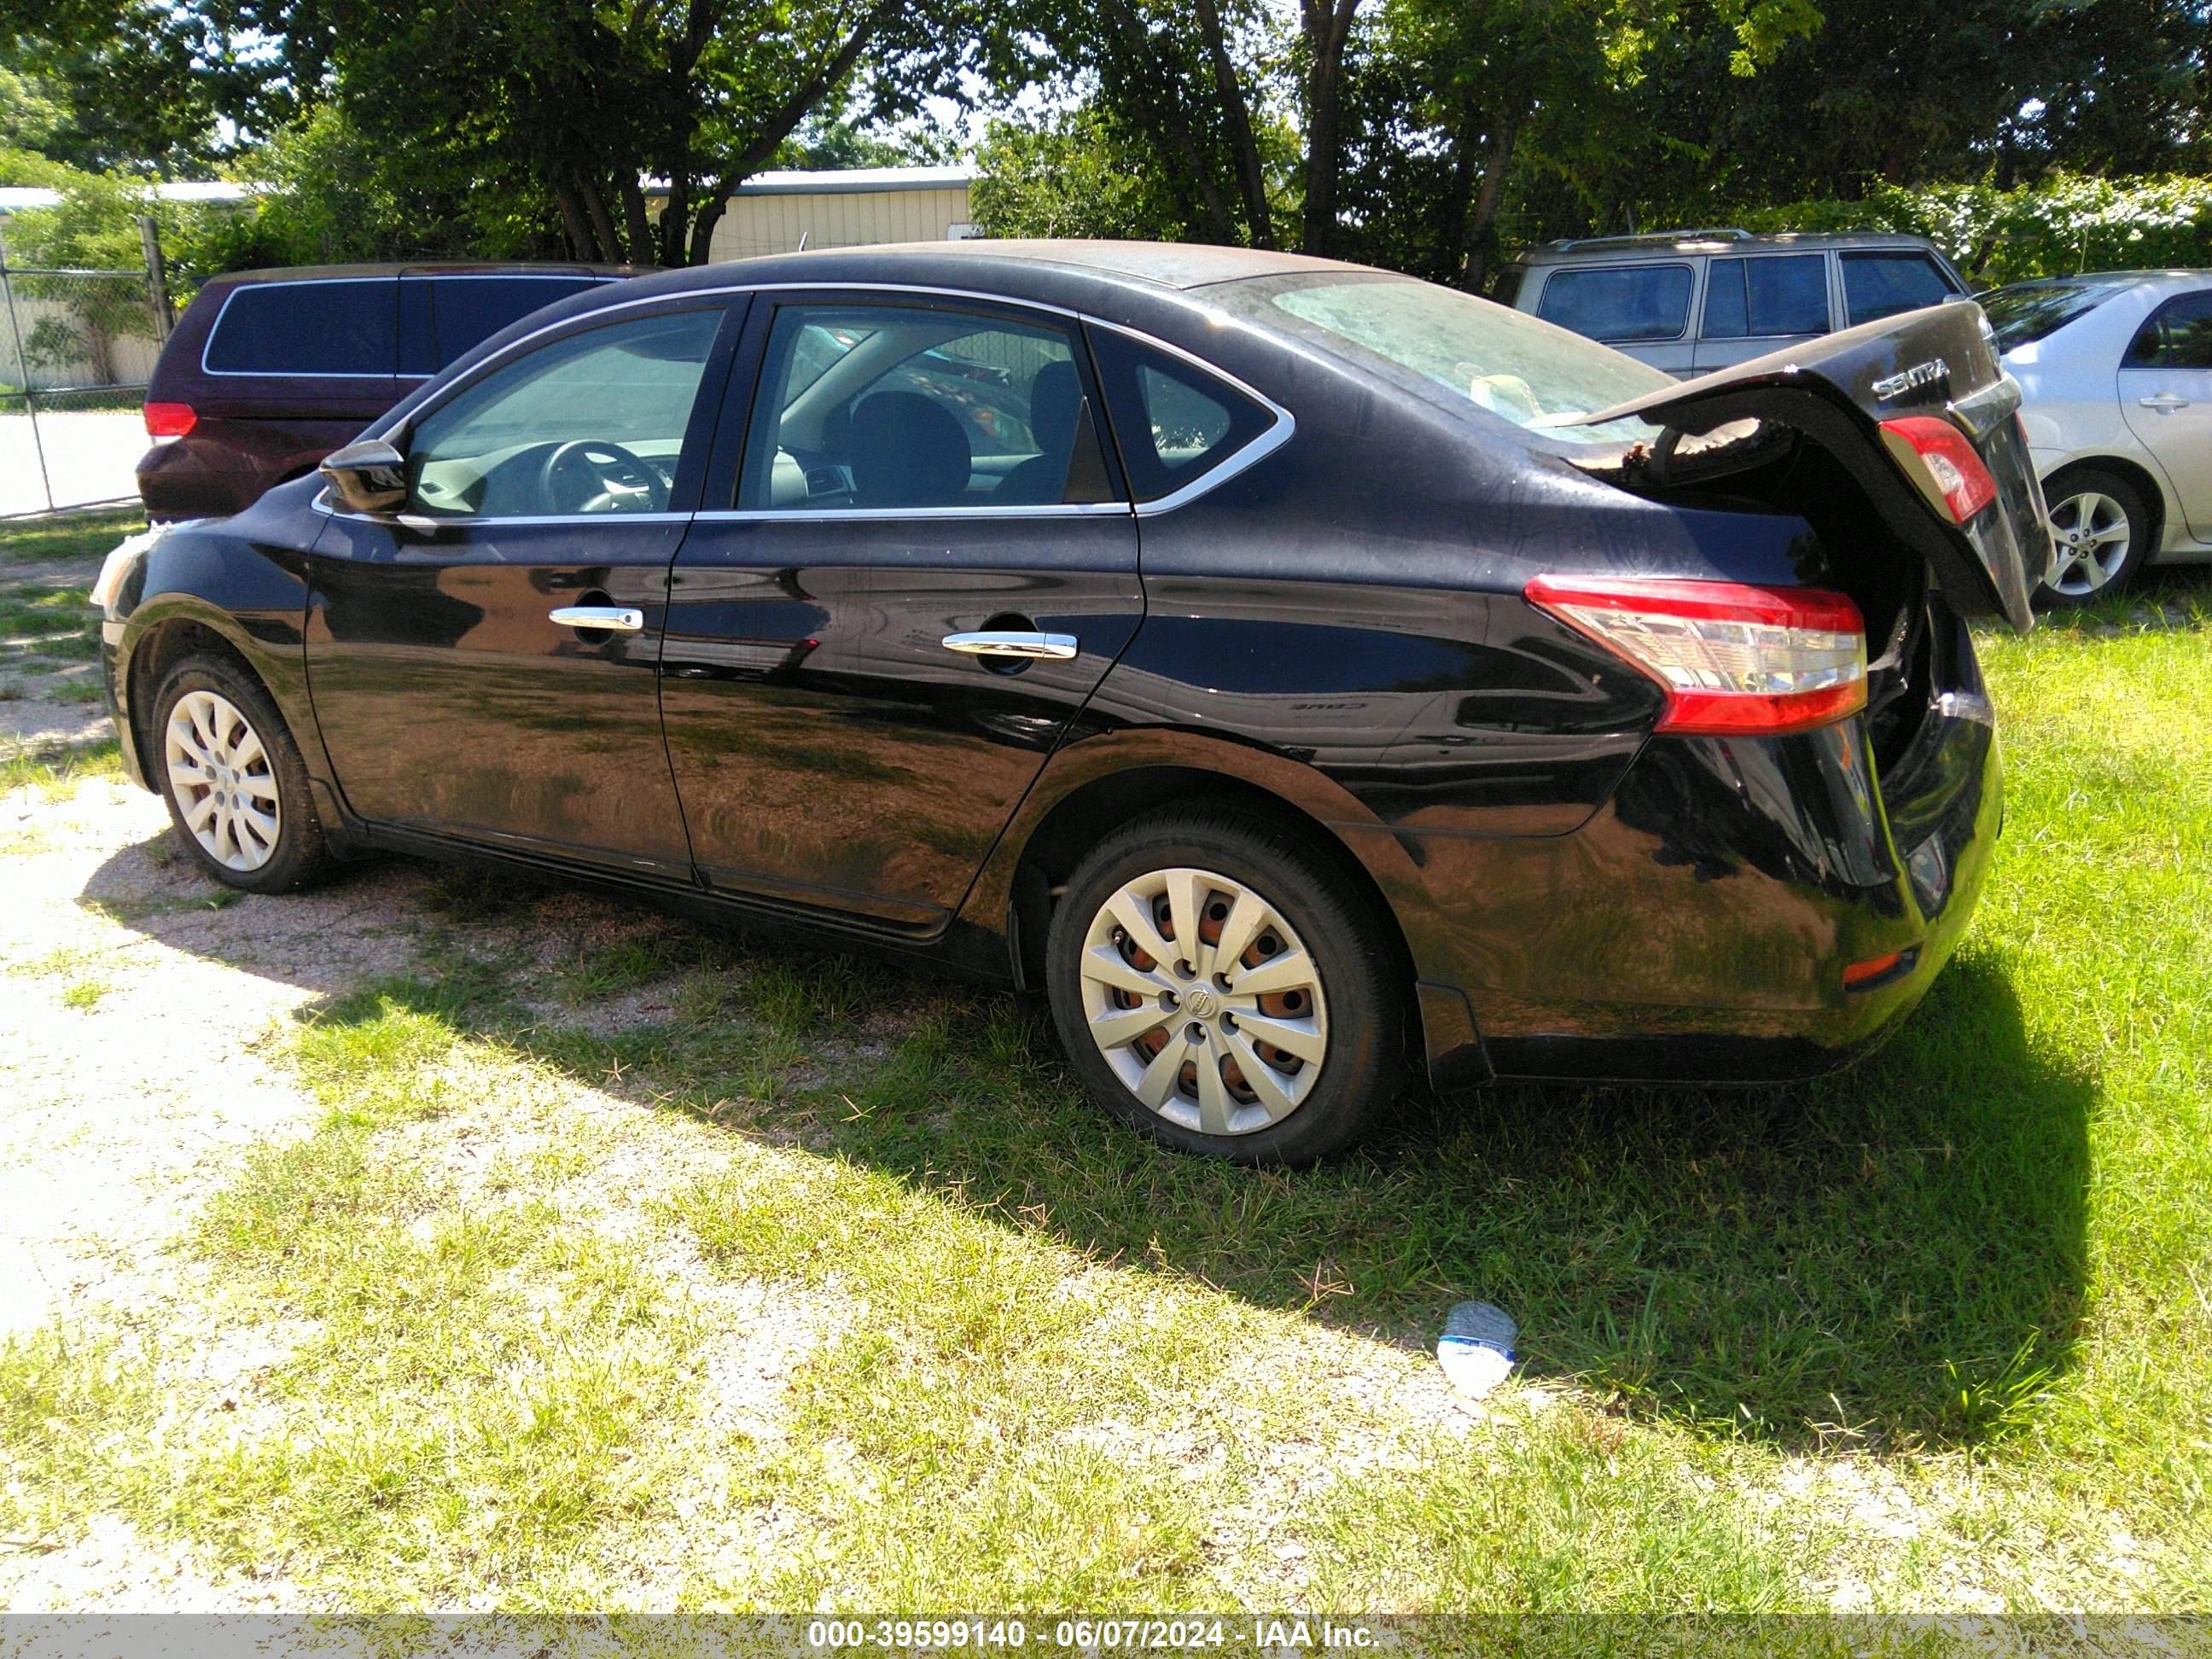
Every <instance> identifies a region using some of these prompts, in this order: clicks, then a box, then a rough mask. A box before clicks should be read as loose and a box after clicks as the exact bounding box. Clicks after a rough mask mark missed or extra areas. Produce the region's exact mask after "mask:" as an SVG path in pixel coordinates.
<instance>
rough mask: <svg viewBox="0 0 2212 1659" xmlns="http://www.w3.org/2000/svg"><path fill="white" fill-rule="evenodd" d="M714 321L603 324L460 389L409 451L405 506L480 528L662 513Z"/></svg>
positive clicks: (716, 314) (713, 317) (678, 316)
mask: <svg viewBox="0 0 2212 1659" xmlns="http://www.w3.org/2000/svg"><path fill="white" fill-rule="evenodd" d="M722 315H723V313H722V312H721V310H720V307H715V308H713V309H709V310H702V311H680V312H664V313H660V314H659V315H657V316H652V317H636V318H628V319H623V321H621V322H616V323H608V324H605V325H601V326H599V327H598V328H592V329H586V330H584V331H581V332H580V333H575V334H569V335H565V336H563V337H561V338H560V339H557V340H554V341H552V342H550V343H548V344H545V345H543V346H540V347H538V349H535V350H533V351H529V352H526V353H525V354H524V355H523V356H520V357H516V358H513V359H511V360H510V361H508V362H505V363H502V364H501V366H500V367H499V368H495V369H493V370H492V371H491V372H490V373H489V374H486V375H484V376H483V378H482V379H481V380H475V381H472V382H471V383H470V384H469V385H468V386H466V387H465V389H464V390H462V391H461V392H459V393H458V394H457V395H456V396H454V397H453V398H450V399H449V400H447V402H445V403H443V404H440V405H439V406H438V407H437V408H436V409H435V410H432V411H431V412H430V413H429V414H428V415H426V416H423V417H422V420H421V422H418V423H417V424H416V428H415V429H414V431H413V433H412V435H410V439H409V441H408V443H407V475H408V483H409V487H410V488H409V495H410V501H411V503H412V505H413V506H414V507H416V510H417V511H420V512H424V513H440V514H447V515H457V516H475V517H483V518H529V517H538V516H544V515H568V514H572V513H658V512H662V511H665V509H666V508H667V507H668V504H669V501H670V500H671V496H672V494H673V491H674V488H675V483H676V475H677V471H678V467H679V465H681V463H682V460H683V459H684V444H685V439H686V435H687V434H689V432H690V429H691V427H692V417H693V412H694V410H695V407H696V404H697V402H698V398H699V388H700V385H701V382H702V380H703V379H704V378H705V375H706V371H707V360H708V356H710V355H711V354H712V352H713V350H714V335H715V331H716V330H717V329H718V328H720V325H721V321H722Z"/></svg>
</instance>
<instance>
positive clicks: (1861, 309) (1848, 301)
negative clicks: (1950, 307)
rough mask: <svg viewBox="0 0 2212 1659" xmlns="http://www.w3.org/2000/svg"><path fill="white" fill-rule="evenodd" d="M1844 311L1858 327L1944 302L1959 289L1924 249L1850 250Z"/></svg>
mask: <svg viewBox="0 0 2212 1659" xmlns="http://www.w3.org/2000/svg"><path fill="white" fill-rule="evenodd" d="M1843 258H1844V315H1845V316H1846V317H1848V318H1849V319H1850V323H1851V325H1852V326H1853V327H1857V325H1859V324H1861V323H1870V322H1873V321H1874V320H1875V319H1876V318H1878V317H1894V316H1896V315H1897V314H1898V313H1899V312H1902V311H1917V310H1919V309H1920V307H1923V306H1940V305H1942V303H1943V301H1946V300H1948V299H1949V298H1950V297H1951V295H1954V293H1956V292H1957V291H1958V290H1957V289H1954V288H1953V287H1952V286H1951V283H1949V281H1948V279H1946V278H1945V276H1944V275H1943V268H1942V266H1941V265H1939V264H1936V262H1935V261H1934V260H1933V259H1931V258H1929V257H1928V256H1927V255H1926V254H1924V253H1910V252H1907V253H1846V254H1844V256H1843Z"/></svg>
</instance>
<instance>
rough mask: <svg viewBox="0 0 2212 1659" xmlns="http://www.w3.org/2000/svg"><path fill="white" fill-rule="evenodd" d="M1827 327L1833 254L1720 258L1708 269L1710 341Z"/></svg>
mask: <svg viewBox="0 0 2212 1659" xmlns="http://www.w3.org/2000/svg"><path fill="white" fill-rule="evenodd" d="M1827 331H1828V258H1827V255H1826V254H1824V253H1784V254H1779V255H1777V256H1774V257H1772V258H1764V259H1715V260H1713V261H1712V262H1711V264H1709V265H1708V266H1707V267H1706V276H1705V337H1706V338H1707V339H1709V340H1741V339H1746V338H1750V337H1756V336H1761V335H1784V334H1826V332H1827Z"/></svg>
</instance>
